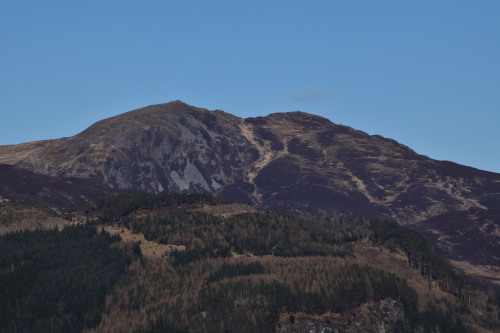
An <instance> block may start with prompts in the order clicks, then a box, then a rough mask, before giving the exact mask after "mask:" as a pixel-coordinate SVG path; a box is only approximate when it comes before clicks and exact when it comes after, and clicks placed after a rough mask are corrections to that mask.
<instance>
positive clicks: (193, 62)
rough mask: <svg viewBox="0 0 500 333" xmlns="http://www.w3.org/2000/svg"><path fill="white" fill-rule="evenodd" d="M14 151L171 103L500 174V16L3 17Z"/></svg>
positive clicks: (446, 9)
mask: <svg viewBox="0 0 500 333" xmlns="http://www.w3.org/2000/svg"><path fill="white" fill-rule="evenodd" d="M0 42H1V44H0V45H1V49H0V144H1V145H3V144H15V143H20V142H26V141H34V140H41V139H52V138H59V137H63V136H71V135H74V134H76V133H78V132H80V131H82V130H84V129H85V128H86V127H88V126H90V125H91V124H92V123H94V122H96V121H98V120H101V119H103V118H106V117H110V116H113V115H116V114H119V113H123V112H126V111H129V110H132V109H136V108H139V107H142V106H147V105H151V104H158V103H164V102H168V101H171V100H177V99H180V100H183V101H184V102H186V103H189V104H192V105H195V106H199V107H204V108H208V109H221V110H224V111H227V112H230V113H233V114H235V115H237V116H240V117H251V116H258V115H267V114H269V113H272V112H285V111H294V110H302V111H305V112H309V113H314V114H319V115H322V116H325V117H327V118H329V119H330V120H331V121H333V122H334V123H340V124H344V125H349V126H352V127H354V128H356V129H360V130H363V131H365V132H368V133H369V134H380V135H383V136H385V137H390V138H393V139H395V140H397V141H399V142H401V143H403V144H405V145H408V146H410V147H411V148H412V149H414V150H415V151H416V152H418V153H420V154H424V155H428V156H430V157H432V158H435V159H440V160H451V161H454V162H458V163H461V164H465V165H470V166H474V167H477V168H480V169H485V170H490V171H495V172H500V132H499V131H498V129H499V127H500V1H498V0H494V1H487V0H481V1H472V0H470V1H461V0H443V1H422V0H419V1H402V0H394V1H384V0H380V1H373V0H366V1H361V0H359V1H341V0H331V1H326V0H325V1H314V0H308V1H305V0H304V1H293V0H286V1H273V0H266V1H255V0H252V1H238V0H228V1H215V0H213V1H207V0H204V1H148V0H144V1H138V0H136V1H124V0H119V1H118V0H117V1H112V0H99V1H97V0H95V1H94V0H86V1H81V0H78V1H77V0H64V1H62V0H61V1H51V0H47V1H38V0H37V1H23V0H16V1H7V0H6V1H1V2H0Z"/></svg>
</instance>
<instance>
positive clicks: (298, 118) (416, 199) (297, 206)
mask: <svg viewBox="0 0 500 333" xmlns="http://www.w3.org/2000/svg"><path fill="white" fill-rule="evenodd" d="M0 163H2V164H10V165H15V166H18V167H21V168H24V169H27V170H30V171H32V172H35V173H37V174H42V175H48V176H52V177H79V178H86V179H96V180H99V181H101V182H102V183H104V184H106V185H108V186H109V187H110V188H113V189H134V190H145V191H150V192H162V191H167V192H182V191H188V192H200V191H201V192H207V193H216V192H220V193H222V194H224V195H225V196H226V197H228V198H232V199H235V200H236V201H240V202H244V203H249V204H252V205H255V206H257V207H259V208H272V209H280V210H292V211H296V212H301V213H318V212H321V213H327V214H331V213H350V214H354V215H364V216H366V217H369V218H372V217H381V218H391V219H396V220H399V221H401V222H403V223H407V224H411V223H415V222H419V221H423V220H425V219H427V218H430V217H434V216H438V215H440V214H443V213H446V212H449V211H465V210H467V209H470V208H480V209H487V208H493V207H498V206H500V175H499V174H495V173H491V172H486V171H480V170H477V169H474V168H470V167H465V166H461V165H458V164H455V163H451V162H441V161H435V160H432V159H430V158H428V157H425V156H422V155H419V154H416V153H415V152H414V151H412V150H411V149H410V148H408V147H406V146H404V145H401V144H399V143H397V142H396V141H394V140H391V139H386V138H383V137H381V136H378V135H374V136H370V135H368V134H366V133H364V132H361V131H357V130H354V129H352V128H350V127H347V126H342V125H337V124H334V123H332V122H330V121H329V120H328V119H325V118H323V117H319V116H315V115H311V114H307V113H304V112H290V113H275V114H271V115H269V116H267V117H257V118H248V119H242V118H238V117H236V116H233V115H231V114H228V113H225V112H223V111H220V110H216V111H208V110H206V109H201V108H195V107H192V106H189V105H187V104H185V103H183V102H180V101H175V102H171V103H167V104H161V105H154V106H149V107H145V108H142V109H138V110H134V111H131V112H127V113H124V114H122V115H119V116H116V117H112V118H109V119H105V120H102V121H100V122H97V123H96V124H94V125H92V126H91V127H89V128H88V129H86V130H85V131H83V132H82V133H80V134H77V135H75V136H73V137H69V138H62V139H57V140H47V141H38V142H30V143H24V144H20V145H11V146H1V147H0ZM499 208H500V207H499Z"/></svg>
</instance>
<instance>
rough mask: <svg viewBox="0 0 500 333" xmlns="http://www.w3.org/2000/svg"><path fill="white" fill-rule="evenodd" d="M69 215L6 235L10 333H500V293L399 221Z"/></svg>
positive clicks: (183, 209) (128, 211) (170, 207)
mask: <svg viewBox="0 0 500 333" xmlns="http://www.w3.org/2000/svg"><path fill="white" fill-rule="evenodd" d="M215 208H217V209H215ZM64 216H65V217H66V218H67V219H68V220H67V224H68V225H72V226H67V227H66V228H64V229H61V230H58V229H50V230H36V231H23V232H14V233H8V234H6V235H4V236H3V237H1V238H0V279H1V281H0V302H1V303H0V304H1V306H0V309H1V313H0V332H42V331H43V332H78V331H82V330H83V331H86V332H143V333H145V332H302V331H308V332H309V331H313V332H335V331H338V332H357V331H360V330H366V331H368V332H372V331H373V332H374V331H378V330H380V329H385V330H386V331H388V332H390V331H392V332H422V331H423V332H486V331H488V330H495V329H496V330H498V329H500V311H499V305H500V293H496V294H495V293H494V292H491V293H489V294H488V293H484V292H482V291H480V290H477V289H476V288H475V286H474V285H473V284H472V283H471V282H469V281H468V280H467V279H466V278H465V277H464V276H463V275H462V274H460V272H457V271H455V270H453V269H452V268H451V266H449V265H448V264H447V263H446V262H445V261H444V260H442V259H440V258H438V257H437V256H436V255H435V254H434V253H433V251H432V250H431V249H430V248H429V247H428V246H427V244H426V243H425V241H424V239H423V238H422V237H420V236H419V235H418V234H417V233H416V232H415V231H411V230H408V229H406V228H403V227H401V226H400V225H398V224H397V223H396V222H390V221H378V220H374V221H371V222H368V221H365V220H363V219H358V218H350V217H342V216H339V217H337V218H335V219H332V218H328V219H326V218H325V219H322V218H309V217H303V216H298V215H292V214H282V213H276V212H249V211H246V210H245V209H244V208H242V207H241V206H236V205H234V204H232V203H230V202H227V201H225V200H222V199H220V198H215V197H212V196H209V195H204V194H193V195H191V194H182V195H174V194H159V195H154V194H141V193H138V194H126V195H119V196H114V197H110V198H102V199H99V200H96V201H95V202H93V203H92V204H91V205H89V206H88V207H87V208H85V209H83V210H81V211H75V212H71V213H65V214H64ZM0 222H1V223H4V222H3V221H0ZM9 223H11V222H9ZM110 228H112V229H110ZM103 229H106V230H115V233H114V234H109V233H108V232H105V231H104V230H103ZM131 235H132V236H134V235H137V236H139V235H140V236H141V237H142V238H141V239H142V241H141V242H135V243H134V242H132V241H131V239H132V238H130V237H131ZM152 244H156V247H155V249H157V250H156V252H151V251H150V252H147V253H148V254H145V253H146V252H143V251H142V249H145V248H146V246H151V245H152ZM159 249H162V250H159ZM160 251H161V252H160ZM143 253H144V254H143ZM386 262H387V263H389V264H385V263H386Z"/></svg>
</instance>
